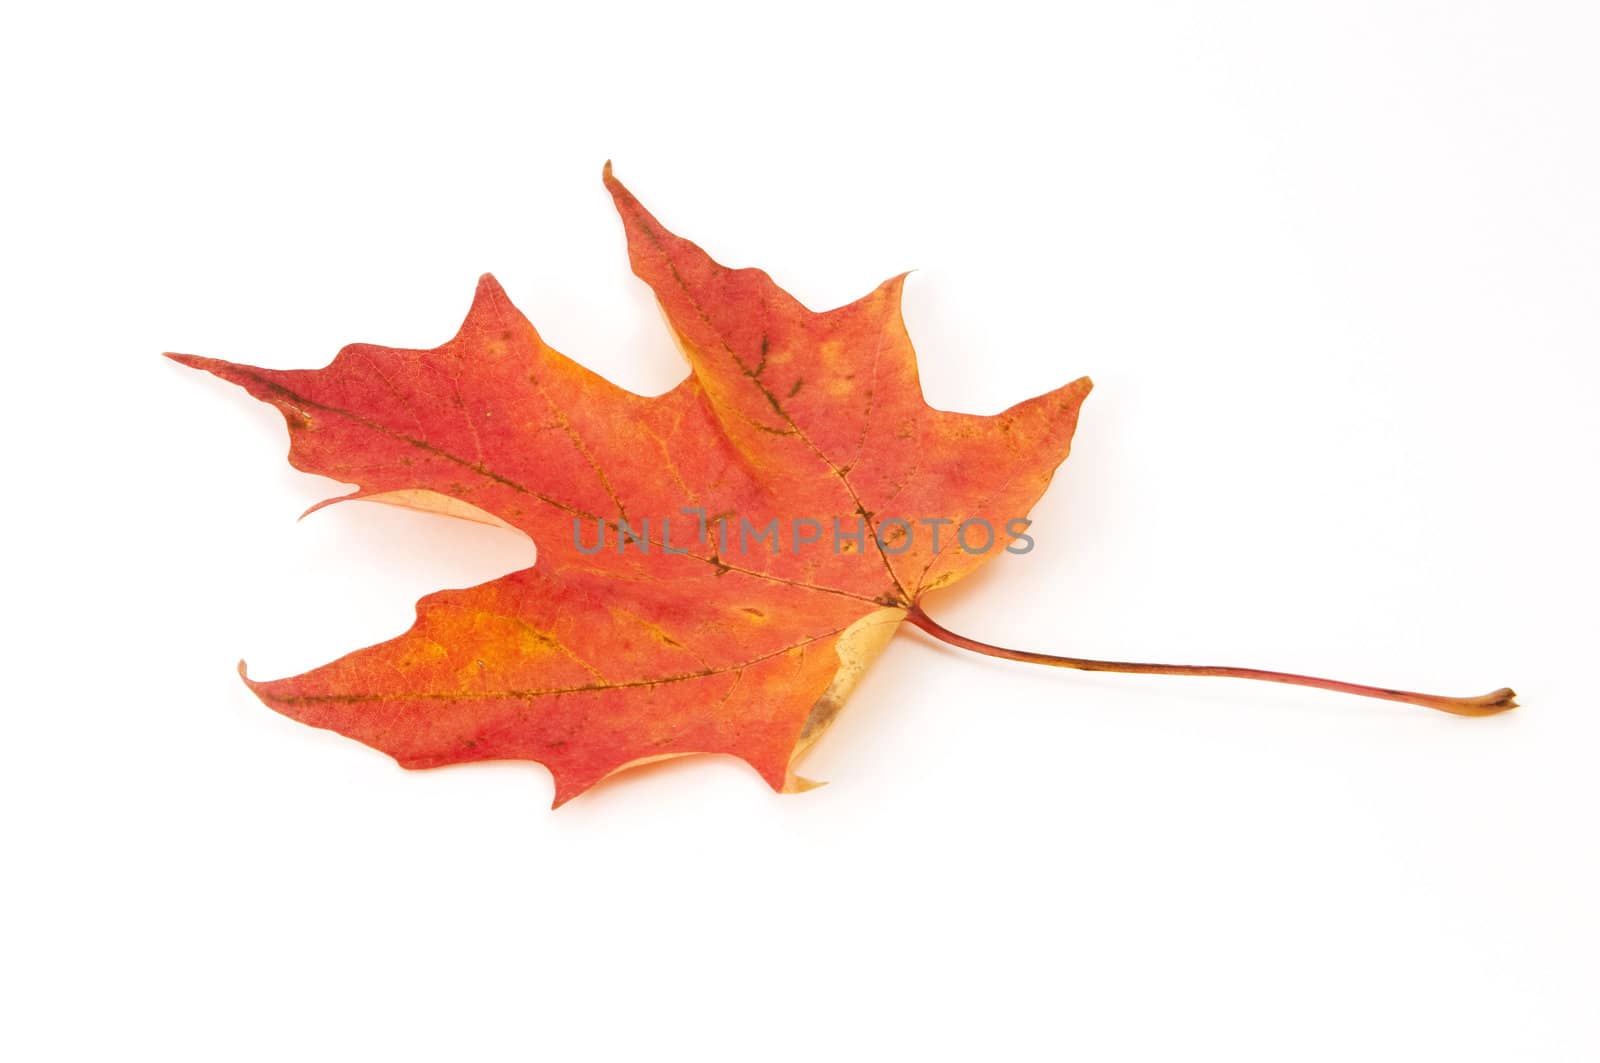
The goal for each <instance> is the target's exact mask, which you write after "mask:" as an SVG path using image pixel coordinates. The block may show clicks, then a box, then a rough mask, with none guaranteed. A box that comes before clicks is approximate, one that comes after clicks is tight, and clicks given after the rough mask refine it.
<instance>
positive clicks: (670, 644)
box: [168, 163, 1510, 806]
mask: <svg viewBox="0 0 1600 1063" xmlns="http://www.w3.org/2000/svg"><path fill="white" fill-rule="evenodd" d="M604 178H605V182H606V185H607V187H608V188H609V189H610V191H611V194H612V197H613V199H614V201H615V204H616V207H617V210H618V211H619V213H620V214H621V217H622V221H623V225H624V228H625V229H626V232H627V240H628V253H629V258H630V260H631V262H632V265H633V270H634V272H635V273H636V274H637V275H638V276H639V277H640V278H641V279H642V280H644V282H645V283H646V284H648V285H649V286H650V287H651V289H652V290H653V291H654V292H655V295H656V298H657V300H658V301H659V303H660V305H661V308H662V310H663V311H664V314H665V317H666V320H667V322H668V324H669V325H670V327H671V329H672V331H673V333H674V335H675V337H676V339H677V341H678V343H679V345H680V347H681V348H682V350H683V352H684V354H685V355H686V356H687V358H688V361H689V364H690V369H691V372H690V374H689V375H688V376H687V377H686V378H685V379H684V380H683V381H682V382H681V383H680V384H679V385H678V386H676V387H675V388H673V389H672V390H670V391H668V392H666V393H665V394H662V395H657V396H641V395H636V394H633V393H631V392H628V391H626V390H624V389H622V388H619V387H617V386H616V385H614V384H611V383H610V382H608V381H606V380H605V379H603V378H601V377H599V376H597V375H596V374H594V373H592V372H590V371H589V370H587V369H585V368H583V367H582V366H581V365H579V364H578V363H576V362H574V361H572V360H571V359H569V358H567V357H565V356H564V355H562V354H560V353H559V352H557V351H556V350H554V349H553V348H552V347H550V346H549V345H548V344H546V343H545V342H544V341H543V339H541V338H540V336H539V333H538V332H537V331H536V330H535V329H534V327H533V325H532V324H530V323H529V321H528V320H527V319H526V318H525V317H524V316H523V315H522V314H521V313H520V312H519V311H518V310H517V309H516V308H515V307H514V306H512V304H511V302H510V300H509V299H507V297H506V295H505V293H504V292H503V291H502V290H501V288H500V286H499V284H497V283H496V282H495V280H494V279H493V278H492V277H490V276H488V275H485V276H484V277H483V278H482V279H481V280H480V281H479V284H478V289H477V293H476V295H475V297H474V298H473V301H472V306H471V309H470V310H469V312H468V314H467V318H466V321H465V323H464V324H463V325H462V326H461V328H460V330H459V331H458V332H457V334H456V335H455V337H454V338H453V339H451V340H450V341H448V342H447V343H445V344H443V345H442V346H439V347H436V348H433V349H430V350H407V349H395V348H388V347H379V346H373V345H369V344H355V345H351V346H348V347H345V348H344V349H343V350H341V351H340V352H339V353H338V355H337V356H336V357H335V358H334V360H333V362H332V363H331V364H330V365H328V366H327V367H326V368H323V369H317V370H276V369H262V368H258V367H253V366H246V365H238V364H234V363H231V362H225V361H219V360H217V359H212V358H203V357H197V356H193V355H177V354H172V355H168V357H171V358H174V359H175V360H177V361H179V362H182V363H183V364H185V365H189V366H193V367H195V368H199V369H205V370H207V371H209V372H211V373H214V374H216V375H217V376H219V377H222V378H223V379H225V380H228V381H231V382H233V383H235V384H238V385H239V386H241V387H243V388H245V389H246V390H247V391H249V392H250V393H251V394H252V395H254V396H255V397H256V398H258V399H261V400H262V401H264V402H268V403H270V404H272V405H273V406H275V407H277V408H278V410H279V411H280V412H281V413H282V414H283V417H284V420H285V422H286V423H287V425H288V428H289V435H290V451H289V460H290V462H291V463H292V464H293V465H294V466H295V467H296V468H299V469H302V470H305V471H307V472H313V473H318V474H320V475H323V476H329V477H332V478H334V479H338V480H343V481H346V482H350V483H354V484H355V485H357V490H356V491H355V492H354V493H352V494H349V495H345V496H342V498H339V499H330V500H329V501H341V500H343V499H349V498H364V499H370V500H375V501H383V502H389V503H393V504H400V505H407V506H412V507H415V508H420V509H426V510H431V511H435V512H441V513H446V514H449V515H454V516H479V515H481V514H482V513H487V514H489V515H490V516H491V518H492V519H497V520H499V521H503V522H504V523H506V524H508V525H510V526H511V527H513V528H516V529H519V530H521V531H523V532H525V533H526V534H527V535H528V536H530V537H531V538H532V539H533V540H534V542H535V543H536V544H537V545H538V547H539V553H538V558H537V561H536V563H535V565H534V566H533V567H531V568H528V569H524V570H522V571H519V572H514V573H512V574H510V575H508V576H504V577H502V578H500V579H497V580H493V581H491V582H488V583H485V584H482V585H480V586H477V587H472V588H468V589H466V590H449V591H441V592H438V593H435V594H431V595H429V596H427V597H425V598H423V599H422V600H421V601H420V602H419V603H418V605H417V620H416V623H415V624H414V625H413V626H412V628H411V629H410V630H408V631H407V632H406V633H405V634H403V635H401V636H399V637H398V638H394V639H391V640H389V641H387V642H383V643H380V644H378V645H376V646H372V647H369V648H366V649H362V650H358V651H356V652H354V653H351V654H348V655H346V656H344V657H342V658H340V659H339V660H336V661H334V662H332V663H330V664H327V665H324V666H323V667H320V668H316V669H313V670H312V671H309V672H306V673H305V674H303V675H299V676H294V677H290V678H285V679H277V680H270V681H260V680H255V679H251V678H249V677H248V676H247V675H246V674H245V667H244V665H243V663H241V664H240V673H241V675H243V676H245V681H246V682H247V683H248V684H249V685H250V688H251V689H252V690H253V691H254V692H255V693H256V694H257V695H258V696H259V697H260V698H261V700H262V701H264V702H265V703H266V704H267V705H269V706H271V707H272V708H274V709H276V710H277V711H279V712H281V713H283V714H285V715H287V716H290V717H292V718H294V719H296V720H300V721H302V722H304V723H308V724H312V725H314V726H317V727H324V728H329V729H332V730H335V731H338V732H340V733H342V734H345V735H348V736H350V737H351V738H355V739H358V740H359V741H362V742H365V743H366V744H368V745H370V746H373V747H375V748H377V749H380V750H382V751H384V752H385V753H388V754H390V755H391V756H393V757H394V758H395V759H396V760H397V761H398V762H399V763H400V764H401V765H403V766H405V767H408V768H428V767H435V766H439V765H444V764H452V763H459V762H463V761H475V760H490V759H520V760H532V761H537V762H539V763H541V764H544V765H545V766H546V767H547V768H549V770H550V772H551V774H552V776H553V778H554V781H555V800H554V803H555V804H556V805H558V806H559V805H560V804H562V803H564V802H566V801H568V800H570V799H571V798H572V797H574V796H576V795H577V794H579V793H581V792H583V791H584V790H585V789H587V788H589V787H591V786H593V785H594V784H595V783H596V782H598V781H599V780H601V779H602V778H605V777H606V776H608V775H610V774H612V773H614V772H617V771H619V770H621V769H624V768H626V767H629V766H631V765H636V764H640V763H644V762H647V761H651V760H656V759H660V758H663V757H671V756H680V755H685V754H693V753H721V754H729V755H732V756H736V757H739V758H741V759H743V760H745V761H746V762H748V763H749V764H750V765H751V766H752V767H754V768H755V770H756V771H757V772H758V773H760V775H761V777H762V778H763V779H765V780H766V781H767V782H768V783H769V784H770V785H771V786H772V787H773V788H774V789H777V790H782V791H793V790H799V789H804V788H806V787H807V786H809V785H811V784H810V783H808V782H807V781H806V780H804V779H802V778H801V777H799V776H797V775H796V774H795V771H794V765H795V763H796V762H797V760H798V759H799V758H800V757H801V756H802V755H803V754H804V753H805V752H806V751H807V750H808V749H809V748H810V747H811V746H812V745H813V744H814V743H815V742H816V740H817V739H818V738H819V737H820V736H821V735H822V734H823V733H824V732H825V731H826V730H827V728H828V726H829V725H830V724H831V723H832V722H833V720H834V718H835V716H836V715H837V713H838V712H839V710H840V708H841V706H842V705H843V704H844V701H845V699H846V697H847V696H848V695H849V692H850V690H851V688H852V687H853V686H854V684H855V683H856V681H857V680H858V679H859V678H860V676H861V674H862V672H863V670H864V669H865V668H866V667H867V665H868V664H869V663H870V661H871V660H872V659H873V658H874V657H875V656H876V655H877V654H878V653H879V652H880V651H881V649H882V648H883V646H884V645H885V644H886V643H887V641H888V639H889V638H890V637H891V636H892V635H893V634H894V632H895V630H896V629H897V628H898V627H899V625H900V624H901V623H902V622H904V621H907V620H910V621H911V622H913V623H915V624H916V625H917V626H919V627H921V628H922V629H923V630H925V631H927V632H929V633H930V634H933V635H935V636H936V637H939V638H941V639H944V640H945V641H947V642H950V643H952V644H954V645H959V646H963V647H965V648H968V649H974V650H977V651H979V652H983V653H990V654H993V655H998V656H1009V657H1013V658H1016V659H1022V660H1030V661H1036V662H1042V663H1047V664H1057V665H1063V666H1066V667H1074V668H1105V669H1111V670H1122V671H1127V670H1145V671H1167V672H1174V671H1175V672H1179V673H1187V674H1221V675H1236V676H1245V677H1250V678H1268V679H1275V680H1278V681H1282V682H1300V683H1304V684H1307V685H1320V686H1326V687H1329V688H1331V689H1342V690H1352V691H1354V692H1357V693H1366V694H1372V695H1374V696H1379V697H1393V698H1395V699H1397V700H1413V701H1417V703H1419V704H1428V705H1431V707H1435V708H1445V709H1447V710H1448V711H1453V712H1462V713H1468V714H1476V713H1480V712H1488V711H1496V710H1498V709H1500V708H1504V707H1507V706H1508V704H1509V703H1510V691H1497V692H1496V694H1494V695H1489V696H1486V697H1485V698H1480V699H1448V698H1435V697H1432V696H1429V695H1413V694H1408V693H1405V692H1400V691H1384V690H1376V689H1374V688H1358V687H1356V686H1355V685H1353V684H1343V683H1337V682H1334V681H1331V680H1319V679H1314V678H1311V677H1303V676H1286V675H1283V674H1281V673H1268V672H1258V671H1255V670H1250V669H1206V668H1186V667H1182V666H1155V665H1149V666H1146V665H1120V664H1114V663H1109V662H1095V661H1084V660H1081V659H1077V658H1064V657H1052V656H1049V655H1044V654H1035V653H1026V652H1022V651H1011V650H1004V649H1001V648H999V647H993V646H989V645H987V644H985V643H980V642H976V641H975V640H971V639H966V638H964V637H962V636H959V635H955V634H954V633H952V632H949V631H947V630H946V629H944V628H943V627H941V626H940V625H938V624H936V623H935V622H933V621H932V620H931V618H929V617H928V616H927V615H926V613H924V612H923V611H922V609H921V607H920V605H919V603H920V601H921V600H922V598H923V596H924V595H925V594H927V593H928V592H929V591H931V590H933V589H935V588H938V587H943V586H947V585H949V584H950V583H952V582H954V581H956V580H958V579H961V578H962V577H963V576H966V575H968V574H969V573H971V572H972V571H973V570H975V569H976V568H977V567H979V566H980V565H982V564H984V563H986V562H987V561H988V560H990V559H991V558H992V557H993V556H994V555H995V554H996V553H999V552H1001V551H1002V549H1003V548H1004V547H1005V546H1006V545H1007V544H1008V543H1011V542H1012V540H1013V538H1014V537H1016V536H1018V535H1019V534H1021V530H1022V528H1023V527H1025V524H1026V522H1025V521H1022V520H1021V518H1024V517H1025V516H1026V514H1027V512H1028V511H1029V509H1030V508H1031V507H1032V506H1033V504H1034V503H1035V502H1036V501H1037V500H1038V498H1039V496H1040V495H1041V494H1042V493H1043V492H1044V490H1045V488H1046V486H1047V485H1048V484H1049V482H1050V478H1051V476H1052V474H1053V473H1054V471H1055V469H1056V467H1057V466H1058V465H1059V464H1060V463H1061V462H1062V461H1063V460H1064V459H1065V458H1066V456H1067V453H1068V450H1069V448H1070V445H1071V441H1072V435H1073V430H1074V428H1075V426H1076V424H1077V419H1078V411H1079V407H1080V405H1081V404H1082V402H1083V400H1084V398H1085V396H1086V395H1088V393H1089V390H1090V382H1089V380H1088V379H1087V378H1080V379H1078V380H1075V381H1073V382H1071V383H1068V384H1066V385H1064V386H1062V387H1061V388H1059V389H1057V390H1055V391H1052V392H1049V393H1047V394H1044V395H1040V396H1038V397H1035V398H1031V399H1028V400H1026V401H1024V402H1020V403H1018V404H1017V405H1015V406H1013V407H1011V408H1010V409H1008V410H1006V411H1004V412H1003V413H999V414H995V415H992V416H977V415H972V414H964V413H953V412H947V411H942V410H936V409H933V408H932V407H930V406H928V405H927V403H926V402H924V401H923V398H922V393H921V388H920V386H919V384H918V380H917V366H916V356H915V353H914V352H913V350H912V347H911V341H910V338H909V337H908V336H907V334H906V329H905V324H904V322H903V320H902V318H901V313H900V296H901V289H902V286H903V284H904V282H905V275H904V274H901V275H899V276H896V277H893V278H891V279H889V280H887V281H885V282H884V283H883V284H881V285H879V286H878V287H877V288H876V289H875V290H873V291H872V292H870V293H869V294H867V295H866V296H864V297H862V298H861V299H859V300H857V301H855V302H853V303H850V304H848V305H846V306H842V307H839V308H838V309H835V310H829V311H825V312H820V313H819V312H814V311H812V310H809V309H807V308H806V307H804V306H802V305H801V304H800V303H799V302H798V301H797V300H795V299H794V298H793V297H792V296H790V295H789V294H788V293H787V292H785V291H784V290H783V289H781V288H779V287H778V286H777V285H776V284H775V283H774V282H773V281H772V279H771V278H770V277H769V276H768V275H767V274H766V273H764V272H762V271H760V270H756V269H730V268H728V267H725V266H722V265H720V264H718V263H717V262H715V261H713V260H712V259H711V258H710V257H709V256H708V255H707V254H706V253H705V252H704V251H702V250H701V249H700V248H699V247H697V246H696V245H694V244H693V243H690V242H689V241H688V240H685V239H683V238H681V237H678V236H676V235H674V234H672V233H671V232H669V231H668V230H667V229H666V228H665V227H663V226H662V225H661V223H660V222H658V221H657V220H656V219H655V218H654V217H653V216H652V215H651V214H650V213H649V212H648V211H646V210H645V209H644V207H643V206H641V205H640V204H639V202H638V201H637V200H636V199H635V198H634V197H633V196H632V195H631V194H630V193H629V192H628V191H627V189H625V188H624V187H623V186H622V184H621V183H620V182H618V181H617V180H616V178H615V177H614V176H612V173H611V167H610V164H609V163H608V164H607V165H606V169H605V173H604ZM324 504H326V503H324ZM607 529H609V530H610V532H611V534H612V539H611V541H606V540H605V539H604V538H603V536H604V534H605V532H606V530H607ZM801 529H804V531H802V530H801ZM985 531H987V534H988V538H987V541H985V534H984V533H985ZM941 533H942V534H941ZM803 539H806V540H809V541H805V542H802V540H803ZM597 544H598V545H597ZM980 546H981V548H975V547H980Z"/></svg>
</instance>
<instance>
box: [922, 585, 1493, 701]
mask: <svg viewBox="0 0 1600 1063" xmlns="http://www.w3.org/2000/svg"><path fill="white" fill-rule="evenodd" d="M906 619H907V620H909V621H910V622H911V623H913V624H915V625H916V626H917V627H919V628H921V629H922V630H923V631H926V632H927V633H928V634H930V635H932V636H933V637H934V638H936V639H938V640H939V641H940V642H945V643H948V644H950V645H951V646H955V647H958V648H960V649H963V650H971V651H972V652H973V653H982V654H987V655H988V656H990V657H1002V658H1004V659H1006V660H1008V661H1027V662H1028V663H1030V664H1048V665H1050V666H1051V667H1054V668H1076V669H1078V670H1080V671H1084V672H1139V673H1142V674H1145V675H1211V676H1223V677H1225V678H1229V679H1261V680H1265V681H1266V682H1269V683H1290V684H1293V685H1294V686H1302V687H1316V688H1318V689H1319V690H1335V691H1338V692H1340V693H1342V694H1358V695H1360V696H1361V697H1365V698H1384V699H1386V700H1388V701H1404V702H1406V703H1408V704H1411V705H1421V706H1423V707H1424V708H1429V709H1438V710H1439V711H1440V712H1449V713H1454V714H1455V715H1457V716H1492V715H1494V714H1495V713H1497V712H1504V711H1505V710H1507V709H1514V708H1516V707H1517V702H1516V693H1515V692H1514V691H1512V689H1511V688H1510V687H1501V688H1500V689H1499V690H1496V691H1494V692H1493V693H1490V694H1482V695H1480V696H1478V697H1475V698H1452V697H1446V696H1444V695H1441V694H1416V693H1413V692H1411V691H1409V690H1390V689H1389V688H1387V687H1372V686H1366V685H1365V684H1362V683H1346V682H1343V681H1341V680H1338V679H1319V678H1317V677H1316V676H1310V675H1295V674H1293V673H1291V672H1269V671H1265V670H1263V669H1260V668H1228V667H1224V666H1221V665H1209V664H1131V663H1129V662H1126V661H1095V660H1089V659H1088V658H1084V657H1058V656H1057V655H1055V654H1053V653H1034V652H1031V651H1029V650H1009V649H1006V648H1005V647H1003V646H992V645H990V644H989V643H987V642H979V641H978V640H977V639H969V638H967V637H966V636H965V635H957V634H956V633H955V632H954V631H951V630H950V629H949V628H947V627H944V626H943V625H941V624H939V623H938V622H937V621H935V620H934V619H933V618H932V617H930V616H929V615H928V614H927V613H925V612H923V611H922V607H921V606H920V605H913V606H912V607H911V609H910V611H909V612H908V613H907V614H906Z"/></svg>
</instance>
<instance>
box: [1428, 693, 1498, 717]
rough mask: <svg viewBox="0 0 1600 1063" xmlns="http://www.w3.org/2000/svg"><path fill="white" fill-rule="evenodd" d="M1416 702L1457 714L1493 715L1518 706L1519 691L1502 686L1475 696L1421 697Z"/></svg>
mask: <svg viewBox="0 0 1600 1063" xmlns="http://www.w3.org/2000/svg"><path fill="white" fill-rule="evenodd" d="M1416 703H1417V704H1418V705H1426V706H1427V707H1428V708H1430V709H1438V710H1440V711H1441V712H1450V713H1454V714H1455V715H1457V716H1493V715H1494V714H1495V713H1497V712H1505V711H1506V710H1507V709H1514V708H1516V707H1517V692H1516V691H1515V690H1512V689H1511V688H1510V687H1501V688H1500V689H1499V690H1496V691H1492V692H1491V693H1488V694H1480V695H1479V696H1478V697H1475V698H1428V699H1426V700H1424V699H1420V698H1419V699H1418V700H1417V702H1416Z"/></svg>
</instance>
